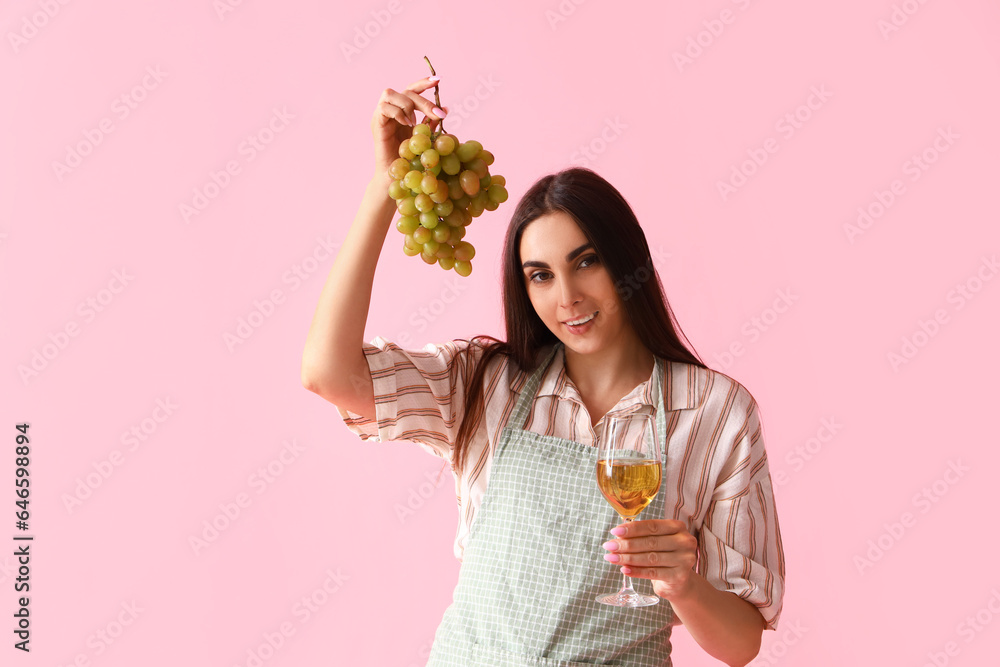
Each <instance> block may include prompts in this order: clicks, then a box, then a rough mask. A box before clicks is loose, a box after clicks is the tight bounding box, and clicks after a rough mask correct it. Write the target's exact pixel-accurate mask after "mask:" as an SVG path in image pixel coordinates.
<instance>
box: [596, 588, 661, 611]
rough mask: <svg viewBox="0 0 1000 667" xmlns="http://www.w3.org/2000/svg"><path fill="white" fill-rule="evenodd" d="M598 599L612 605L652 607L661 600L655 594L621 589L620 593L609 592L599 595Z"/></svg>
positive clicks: (602, 602)
mask: <svg viewBox="0 0 1000 667" xmlns="http://www.w3.org/2000/svg"><path fill="white" fill-rule="evenodd" d="M597 601H598V602H600V603H601V604H608V605H611V606H612V607H650V606H652V605H654V604H656V603H658V602H659V601H660V598H658V597H656V596H655V595H643V594H642V593H635V592H630V591H619V592H618V593H607V594H606V595H598V596H597Z"/></svg>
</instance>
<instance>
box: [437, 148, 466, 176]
mask: <svg viewBox="0 0 1000 667" xmlns="http://www.w3.org/2000/svg"><path fill="white" fill-rule="evenodd" d="M438 164H440V165H441V169H443V170H444V173H446V174H451V175H455V174H457V173H458V172H460V171H462V161H461V160H459V159H458V156H457V155H455V154H454V153H449V154H448V155H442V157H441V162H439V163H438Z"/></svg>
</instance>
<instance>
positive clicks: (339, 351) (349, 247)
mask: <svg viewBox="0 0 1000 667" xmlns="http://www.w3.org/2000/svg"><path fill="white" fill-rule="evenodd" d="M386 188H387V181H386V179H385V177H384V176H382V175H380V174H376V175H375V176H373V178H372V179H371V181H370V182H369V183H368V186H367V188H366V189H365V194H364V198H363V199H362V201H361V206H360V207H359V209H358V213H357V216H356V217H355V218H354V223H353V224H352V225H351V228H350V230H349V231H348V233H347V237H346V238H345V239H344V242H343V245H342V246H341V248H340V251H339V252H338V253H337V257H336V258H335V259H334V262H333V266H332V267H331V269H330V273H329V274H328V275H327V279H326V284H325V285H324V286H323V291H322V293H321V294H320V298H319V304H318V305H317V306H316V312H315V314H314V315H313V320H312V324H311V325H310V326H309V334H308V336H307V337H306V344H305V349H304V351H303V354H302V380H303V383H304V384H306V385H307V386H334V385H336V383H337V382H338V381H339V379H340V378H344V377H345V375H346V374H345V373H343V371H344V370H345V369H350V368H352V367H353V365H357V363H358V359H359V358H363V352H362V345H363V342H364V332H365V324H366V322H367V321H368V309H369V306H370V305H371V293H372V284H373V283H374V280H375V268H376V265H377V264H378V258H379V253H380V252H381V250H382V244H383V243H384V242H385V236H386V233H387V232H388V230H389V226H390V224H391V223H392V218H393V215H394V214H395V212H396V207H395V205H394V203H393V201H392V199H391V198H389V196H388V194H387V191H386Z"/></svg>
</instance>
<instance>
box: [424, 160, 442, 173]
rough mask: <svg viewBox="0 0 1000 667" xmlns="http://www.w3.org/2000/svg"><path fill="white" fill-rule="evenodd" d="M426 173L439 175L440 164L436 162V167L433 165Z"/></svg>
mask: <svg viewBox="0 0 1000 667" xmlns="http://www.w3.org/2000/svg"><path fill="white" fill-rule="evenodd" d="M427 171H429V172H431V173H432V174H434V175H435V176H438V175H439V174H440V173H441V163H440V162H438V163H437V164H436V165H434V166H433V167H431V168H430V169H428V170H427Z"/></svg>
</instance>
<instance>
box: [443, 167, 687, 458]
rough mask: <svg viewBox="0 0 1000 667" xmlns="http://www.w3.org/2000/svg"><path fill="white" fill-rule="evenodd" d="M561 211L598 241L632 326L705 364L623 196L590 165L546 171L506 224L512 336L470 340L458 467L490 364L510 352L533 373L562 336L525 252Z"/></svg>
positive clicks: (672, 356) (663, 353)
mask: <svg viewBox="0 0 1000 667" xmlns="http://www.w3.org/2000/svg"><path fill="white" fill-rule="evenodd" d="M556 211H562V212H564V213H566V214H568V215H569V216H570V217H572V218H573V219H574V220H575V221H576V223H577V224H578V225H579V226H580V229H581V230H582V231H583V233H584V234H585V235H586V236H587V239H588V240H589V241H590V242H591V243H592V244H593V245H594V249H595V252H596V253H597V256H598V258H599V259H600V262H601V264H603V265H604V267H605V268H606V269H607V271H608V273H609V274H610V275H611V279H612V280H613V281H614V284H615V288H616V290H617V292H618V295H619V296H620V297H621V300H622V304H623V306H624V308H625V313H626V315H627V319H628V321H629V323H630V324H631V325H632V328H633V329H634V330H635V332H636V334H637V335H638V337H639V340H641V341H642V343H643V344H644V345H645V346H646V347H647V348H648V349H649V351H650V352H652V353H653V354H654V355H656V356H657V357H660V358H662V359H666V360H668V361H680V362H684V363H688V364H694V365H696V366H701V367H705V364H704V363H703V362H702V361H701V360H700V359H699V358H698V356H697V355H696V354H695V353H694V352H693V348H690V347H689V346H690V341H687V337H686V336H684V334H683V332H682V331H681V328H680V325H678V324H677V322H676V318H675V317H674V314H673V311H672V310H671V309H670V305H669V304H668V303H667V299H666V297H665V296H664V293H663V286H662V285H661V284H660V277H659V275H658V274H657V272H656V268H655V267H654V266H653V260H652V257H651V255H650V252H649V245H648V244H647V242H646V236H645V234H643V231H642V228H641V227H640V226H639V221H638V219H636V217H635V213H634V212H633V211H632V207H631V206H629V204H628V202H627V201H625V198H624V197H622V195H621V193H620V192H618V190H617V189H615V187H614V186H613V185H611V184H610V183H608V182H607V181H606V180H604V179H603V178H601V177H600V176H598V175H597V174H596V173H594V172H593V171H591V170H589V169H582V168H573V169H566V170H564V171H560V172H559V173H556V174H551V175H549V176H545V177H543V178H541V179H539V180H538V181H536V182H535V184H534V185H532V186H531V188H530V189H529V190H528V191H527V192H526V193H525V194H524V196H523V197H522V198H521V201H520V202H518V204H517V208H516V209H515V210H514V215H513V216H512V217H511V220H510V225H509V226H508V227H507V235H506V238H505V240H504V248H503V309H504V322H505V325H506V329H507V340H506V341H501V340H498V339H496V338H494V337H492V336H475V337H473V338H472V340H471V341H469V343H470V351H471V348H473V347H479V348H482V356H481V357H480V358H479V360H478V362H477V363H476V365H475V369H474V370H473V371H472V372H471V373H466V374H465V380H466V384H465V388H466V391H465V406H464V407H465V412H464V414H465V417H464V418H463V419H462V424H461V426H460V427H459V430H458V436H457V438H456V443H455V453H454V467H455V469H456V470H461V469H462V467H463V466H464V465H465V462H466V461H465V458H466V453H467V450H468V444H469V441H470V440H471V439H472V435H473V433H474V432H475V429H476V428H478V424H479V422H480V421H481V420H482V418H483V414H484V408H485V406H484V405H483V392H482V384H483V376H484V373H485V370H486V367H487V366H488V364H489V362H490V361H491V360H492V359H493V358H494V357H496V356H497V355H499V354H504V355H507V356H508V357H510V359H511V361H512V362H513V363H515V364H516V365H517V366H518V367H519V368H520V369H522V370H524V371H528V372H530V371H532V370H534V369H535V366H537V364H538V362H539V360H538V352H539V350H541V349H542V348H543V347H545V346H547V345H550V344H552V343H555V342H557V341H558V338H556V336H555V334H554V333H552V331H550V330H549V329H548V327H546V326H545V324H544V323H543V322H542V320H541V318H539V317H538V314H537V313H536V312H535V309H534V307H533V306H532V305H531V300H530V299H529V297H528V291H527V288H526V286H525V279H524V273H523V271H522V267H521V252H520V247H521V235H522V233H523V232H524V229H525V227H527V226H528V225H529V224H530V223H531V222H533V221H534V220H536V219H538V218H540V217H541V216H543V215H547V214H549V213H553V212H556ZM681 336H684V341H685V342H686V343H687V345H685V342H682V340H681Z"/></svg>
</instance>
